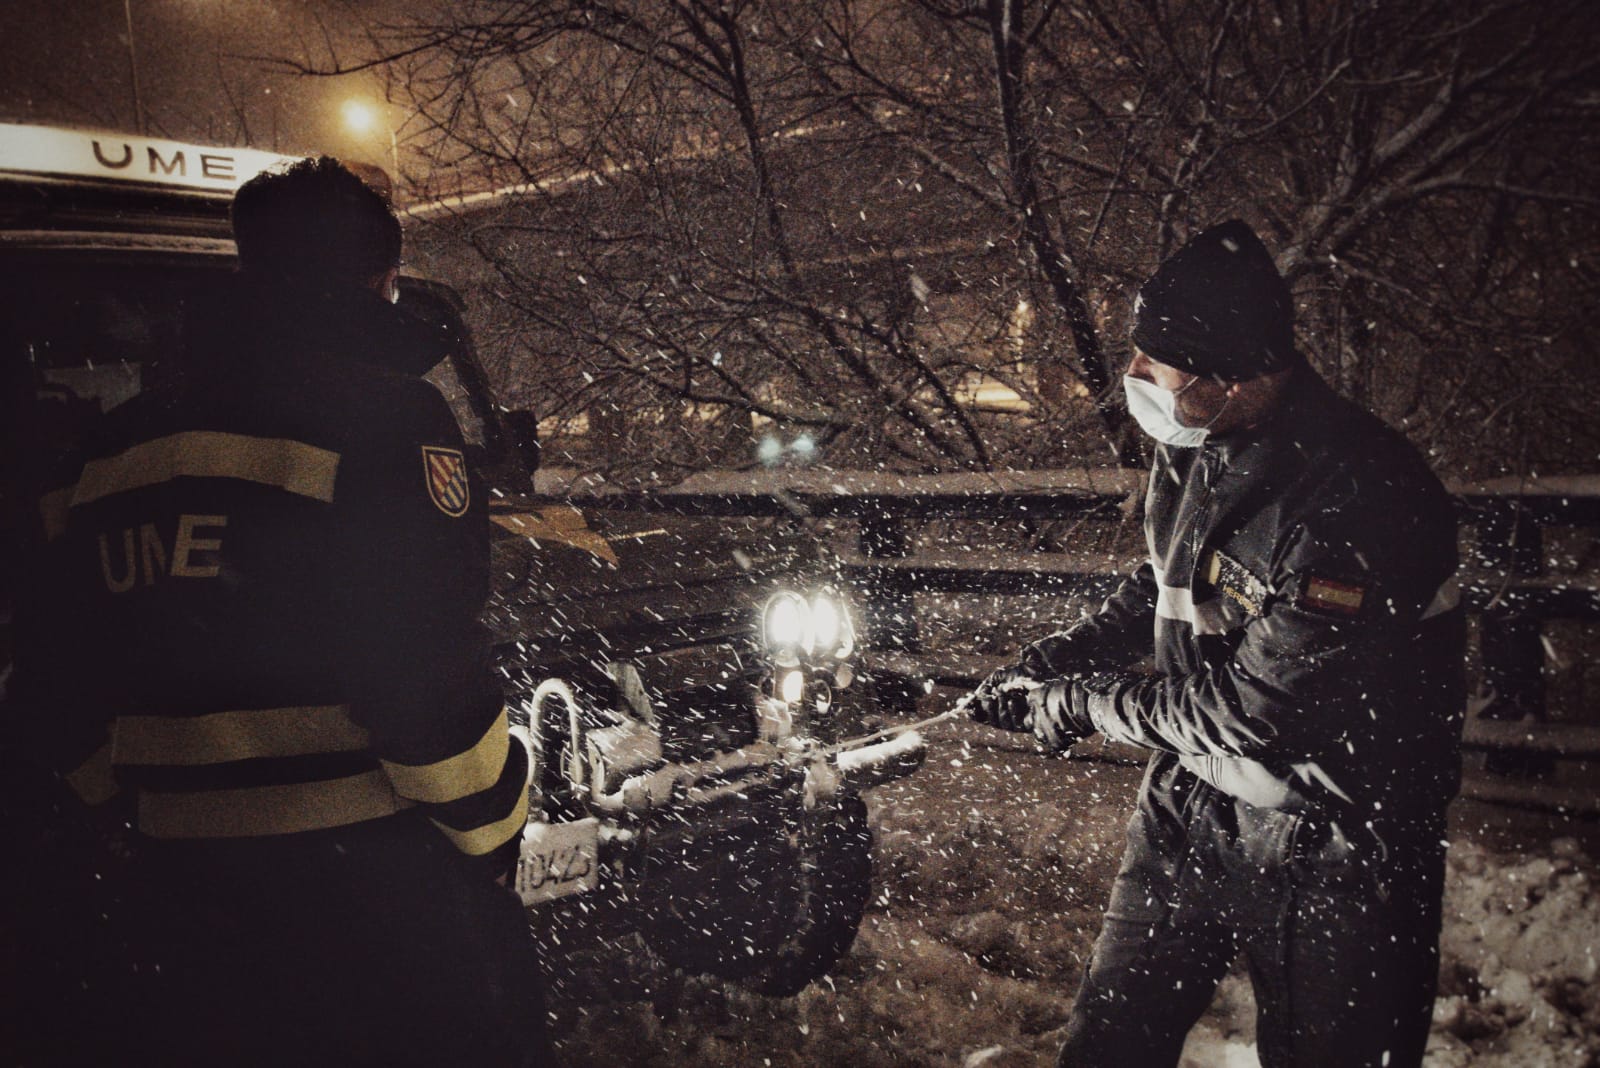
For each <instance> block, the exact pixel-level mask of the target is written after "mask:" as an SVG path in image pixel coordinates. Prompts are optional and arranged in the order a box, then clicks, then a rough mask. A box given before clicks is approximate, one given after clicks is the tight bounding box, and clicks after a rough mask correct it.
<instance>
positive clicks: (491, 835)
mask: <svg viewBox="0 0 1600 1068" xmlns="http://www.w3.org/2000/svg"><path fill="white" fill-rule="evenodd" d="M419 330H420V328H418V327H416V326H414V325H413V324H411V323H410V322H409V321H408V320H406V319H405V318H404V317H403V316H402V315H401V314H400V313H399V312H398V311H397V309H395V308H392V307H390V306H389V305H388V304H386V303H384V302H383V301H381V300H378V299H377V298H376V297H374V296H371V295H369V294H367V293H365V292H359V291H352V292H349V293H344V294H340V295H336V296H330V295H327V294H323V293H317V292H313V291H310V290H290V289H284V288H263V287H259V286H256V285H253V284H251V283H249V282H241V284H240V286H239V292H238V293H237V294H236V299H235V300H234V301H233V302H231V303H229V304H228V305H227V306H226V307H225V308H223V309H221V311H220V314H218V315H216V316H214V317H211V318H210V319H209V320H208V324H207V325H204V326H202V327H197V330H196V336H197V337H198V338H199V339H200V340H199V341H198V342H197V343H196V345H195V352H194V354H193V358H192V360H191V363H192V364H193V366H191V367H190V369H189V371H188V377H187V380H186V382H185V383H184V384H183V385H182V387H181V388H180V389H178V390H176V391H174V392H172V393H167V394H160V393H147V394H145V395H142V396H140V397H139V398H136V399H135V400H134V401H132V402H130V403H129V404H127V405H125V406H123V408H120V409H117V410H116V411H114V412H113V413H112V414H111V416H110V417H109V419H108V423H109V427H108V434H107V437H106V440H105V441H104V442H103V443H102V444H101V445H100V446H99V447H98V448H97V449H96V450H95V454H94V456H93V457H92V458H91V459H90V460H89V461H88V462H87V463H86V464H85V465H84V466H83V468H82V472H81V475H80V477H79V478H78V480H77V482H76V484H75V485H73V486H70V487H68V488H67V489H65V490H63V491H61V492H60V493H58V494H56V495H55V496H54V497H53V498H52V499H51V500H50V502H49V506H50V508H51V509H52V510H53V518H50V519H48V520H47V527H49V528H51V533H52V534H53V535H54V536H53V538H52V540H51V541H50V542H49V553H50V554H51V577H50V582H51V585H52V590H51V596H50V597H49V598H48V599H47V600H48V602H49V604H50V606H51V616H52V618H53V619H54V624H53V630H54V635H53V640H52V641H51V642H49V643H47V644H48V645H50V646H51V647H52V648H53V649H54V650H55V651H56V652H55V655H56V656H57V657H58V658H59V663H58V666H57V667H56V668H55V670H54V672H53V682H52V684H50V685H46V686H44V687H43V690H44V691H45V692H47V693H49V694H50V695H51V698H50V702H51V704H52V705H53V706H54V707H52V708H51V709H49V710H48V713H47V716H48V724H47V729H44V730H41V731H39V732H38V733H39V735H40V736H41V737H43V738H45V739H46V744H45V745H44V748H47V749H51V750H53V753H52V754H51V755H52V756H53V757H54V759H55V761H56V763H57V764H58V766H60V767H61V768H62V770H63V771H65V772H68V773H69V774H68V777H69V781H71V782H72V783H73V785H74V786H75V787H77V788H78V789H79V792H80V793H81V794H82V795H83V796H84V797H85V798H86V799H88V800H90V801H102V800H105V799H107V798H108V797H110V796H111V795H112V794H113V793H116V792H117V791H118V790H119V789H120V791H121V793H122V796H124V797H128V796H129V795H130V794H131V800H132V802H133V804H134V806H135V808H136V819H137V827H138V829H139V830H140V831H141V832H143V834H145V835H147V836H150V837H152V838H156V839H170V840H199V841H211V842H215V841H219V840H243V839H250V840H260V839H262V838H267V837H270V838H273V839H275V840H277V841H283V840H285V839H286V838H288V839H289V840H292V839H293V836H297V835H300V836H304V835H311V836H315V835H318V834H321V833H323V832H328V831H332V830H335V829H337V831H338V833H339V834H341V835H349V834H351V833H352V832H353V831H356V830H358V829H359V828H362V827H366V828H373V829H375V830H377V831H378V833H380V834H381V835H384V836H390V837H392V835H393V834H395V833H396V831H397V829H399V828H403V827H405V826H408V825H410V826H414V827H415V829H416V833H418V834H422V835H437V834H440V833H442V834H443V835H444V836H445V837H446V838H448V839H449V840H450V841H451V842H452V843H454V844H455V846H456V847H457V848H459V849H460V850H461V851H462V852H463V853H465V854H468V855H470V856H488V855H491V854H497V855H498V856H499V860H500V861H503V860H505V859H508V855H509V853H510V852H511V851H512V850H514V849H515V846H514V845H512V844H511V843H513V842H514V840H515V839H516V838H517V837H518V836H519V831H520V829H521V827H522V824H523V822H524V819H525V815H526V805H527V791H526V755H525V752H524V750H523V749H522V748H521V746H520V745H518V744H516V743H515V742H513V741H512V740H511V738H510V736H509V734H508V729H507V722H506V716H505V712H504V709H503V705H502V703H501V698H500V693H499V690H498V687H497V685H496V682H495V679H494V677H493V675H492V674H491V668H490V664H489V661H488V654H487V642H486V636H485V633H484V632H483V631H482V630H481V628H480V625H479V623H478V615H479V612H480V610H481V608H482V605H483V601H484V598H485V597H486V595H487V585H488V583H487V567H488V550H487V539H488V534H487V518H486V517H487V511H486V507H485V501H484V489H483V487H482V486H481V485H480V484H479V483H478V482H477V481H476V479H475V478H474V476H473V473H472V472H471V471H469V470H468V468H467V465H466V463H465V458H464V455H463V445H462V440H461V434H460V430H459V428H458V426H457V424H456V421H455V419H454V417H453V416H452V414H451V412H450V409H449V407H448V405H447V404H446V403H445V401H444V400H443V398H442V397H441V396H440V395H439V393H438V392H437V391H436V390H435V389H434V388H433V387H432V386H431V385H429V384H428V383H427V382H425V381H423V380H422V379H420V378H417V377H414V376H413V375H410V374H404V373H400V372H398V371H396V370H391V369H390V368H394V367H400V366H410V367H415V366H418V365H420V364H426V363H427V362H429V358H430V356H429V354H428V353H427V352H425V351H423V350H424V348H425V346H426V345H427V344H428V339H427V338H426V336H424V335H422V334H420V333H419ZM401 833H404V832H403V831H401ZM502 847H505V848H502Z"/></svg>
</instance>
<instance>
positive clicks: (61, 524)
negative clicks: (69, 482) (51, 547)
mask: <svg viewBox="0 0 1600 1068" xmlns="http://www.w3.org/2000/svg"><path fill="white" fill-rule="evenodd" d="M71 504H72V487H71V486H68V487H67V488H65V489H58V490H51V491H50V492H49V493H46V494H45V495H44V496H42V497H40V498H39V521H40V524H41V525H42V526H43V528H44V540H45V541H55V540H56V539H57V538H59V537H61V535H63V534H65V533H66V532H67V508H68V506H70V505H71Z"/></svg>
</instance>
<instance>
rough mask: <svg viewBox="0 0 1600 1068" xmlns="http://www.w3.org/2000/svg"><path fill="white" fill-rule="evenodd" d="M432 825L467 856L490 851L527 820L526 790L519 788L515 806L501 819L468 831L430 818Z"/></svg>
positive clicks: (508, 838)
mask: <svg viewBox="0 0 1600 1068" xmlns="http://www.w3.org/2000/svg"><path fill="white" fill-rule="evenodd" d="M431 822H432V823H433V825H434V826H435V827H437V828H439V830H441V831H443V832H444V836H445V837H446V838H448V839H450V841H451V842H452V843H454V845H455V847H456V848H457V849H459V850H461V852H463V853H465V854H467V856H469V857H481V856H483V855H484V854H485V853H489V852H492V851H494V850H496V849H498V848H500V847H501V846H503V845H505V844H506V843H507V842H509V841H510V840H511V836H512V835H514V834H516V833H517V832H519V831H521V830H522V825H523V824H524V823H527V822H528V791H527V790H526V789H524V790H520V791H518V793H517V804H516V807H515V808H513V809H512V810H511V814H510V815H509V816H507V817H506V818H505V819H503V820H496V821H495V822H493V823H490V824H485V825H484V826H482V827H474V828H473V829H472V830H470V831H458V830H456V829H455V828H454V827H446V826H445V825H444V824H442V823H440V822H439V821H438V820H431Z"/></svg>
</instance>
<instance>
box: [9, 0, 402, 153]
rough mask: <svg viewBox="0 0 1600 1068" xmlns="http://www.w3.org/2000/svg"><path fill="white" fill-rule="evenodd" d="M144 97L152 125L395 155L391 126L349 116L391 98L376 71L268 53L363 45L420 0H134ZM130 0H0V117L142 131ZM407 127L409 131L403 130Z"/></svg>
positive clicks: (277, 145)
mask: <svg viewBox="0 0 1600 1068" xmlns="http://www.w3.org/2000/svg"><path fill="white" fill-rule="evenodd" d="M127 3H128V10H131V13H132V22H133V39H134V45H135V52H136V54H137V59H138V72H139V88H140V98H141V100H142V103H143V106H144V112H145V115H146V124H147V127H148V130H147V132H148V133H149V134H151V135H152V136H157V137H170V138H174V139H177V140H185V141H201V142H208V143H215V144H230V145H244V144H248V145H250V146H251V147H254V148H263V149H275V150H277V151H283V152H292V153H297V154H299V153H307V152H313V151H320V152H330V153H333V154H335V155H341V156H347V157H350V158H355V159H364V160H367V161H369V162H373V163H380V164H386V163H387V162H388V159H387V157H388V155H389V151H390V145H389V136H388V131H387V129H386V128H385V127H383V126H382V125H381V124H380V125H379V126H378V127H377V128H375V129H373V130H371V131H369V132H367V133H366V134H364V135H356V134H352V133H351V132H350V131H349V130H348V129H347V128H346V126H345V124H344V121H343V118H342V115H341V108H342V106H343V104H344V103H345V102H346V101H347V100H350V99H352V98H354V99H362V100H365V101H367V102H369V103H371V104H373V105H378V106H382V110H381V111H380V112H379V114H380V117H383V118H386V119H387V121H388V122H389V123H390V124H392V125H394V126H397V127H398V126H401V124H402V123H403V122H404V119H405V113H404V112H403V111H402V110H401V109H400V108H398V107H392V106H384V105H383V84H382V80H381V78H380V77H378V76H376V75H372V74H354V75H346V76H342V77H338V78H306V77H299V76H295V75H293V74H290V73H287V72H285V71H282V70H275V69H272V67H271V66H270V64H268V63H267V62H265V61H264V60H263V59H262V58H259V57H272V56H286V55H287V56H301V57H311V58H313V59H317V60H321V61H325V60H326V59H327V58H328V56H329V54H330V52H329V46H330V43H331V45H332V47H333V49H335V50H336V51H337V52H338V54H339V55H340V57H341V58H349V57H354V56H356V55H357V54H359V53H360V52H361V51H362V50H363V48H364V47H365V46H364V36H363V35H364V32H365V30H366V29H367V28H369V27H374V26H379V25H382V24H384V23H387V22H392V21H394V20H396V19H398V18H401V17H403V16H404V14H405V12H406V11H407V10H411V9H417V8H419V7H422V6H424V5H422V4H419V3H417V2H415V0H127ZM127 25H128V23H127V18H126V14H125V8H124V0H0V42H4V47H5V53H6V61H5V63H4V64H0V121H8V122H29V123H51V124H62V125H73V126H81V127H87V128H94V129H108V130H120V131H129V132H133V131H136V123H135V119H134V105H133V90H132V79H131V77H130V65H129V49H128V32H127ZM403 137H404V132H403V130H402V133H401V138H402V142H403Z"/></svg>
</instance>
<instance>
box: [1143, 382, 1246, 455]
mask: <svg viewBox="0 0 1600 1068" xmlns="http://www.w3.org/2000/svg"><path fill="white" fill-rule="evenodd" d="M1198 381H1200V379H1199V378H1191V379H1190V380H1189V384H1188V385H1186V386H1184V387H1183V389H1180V390H1178V391H1177V392H1174V391H1172V390H1170V389H1162V388H1161V387H1160V386H1158V385H1156V384H1155V383H1154V382H1146V381H1145V380H1144V379H1142V378H1134V377H1133V376H1131V375H1123V376H1122V389H1123V391H1124V392H1125V393H1126V394H1127V395H1128V414H1129V415H1131V416H1133V418H1134V420H1135V421H1136V422H1137V423H1138V424H1139V427H1140V429H1142V430H1143V431H1144V432H1145V433H1146V434H1149V435H1150V436H1151V437H1153V438H1155V439H1156V440H1157V441H1159V442H1162V443H1163V444H1167V445H1175V446H1177V447H1178V448H1180V449H1193V448H1196V447H1197V446H1199V444H1200V443H1201V442H1203V441H1205V440H1206V438H1207V437H1208V436H1209V435H1210V433H1211V426H1210V424H1209V423H1208V424H1206V425H1205V426H1184V425H1183V424H1182V423H1180V422H1178V394H1179V393H1182V392H1183V390H1184V389H1188V388H1189V386H1192V385H1194V384H1195V383H1196V382H1198ZM1217 414H1218V415H1221V414H1222V413H1221V412H1220V411H1219V412H1218V413H1217ZM1215 421H1216V420H1215V418H1213V419H1212V422H1215Z"/></svg>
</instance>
